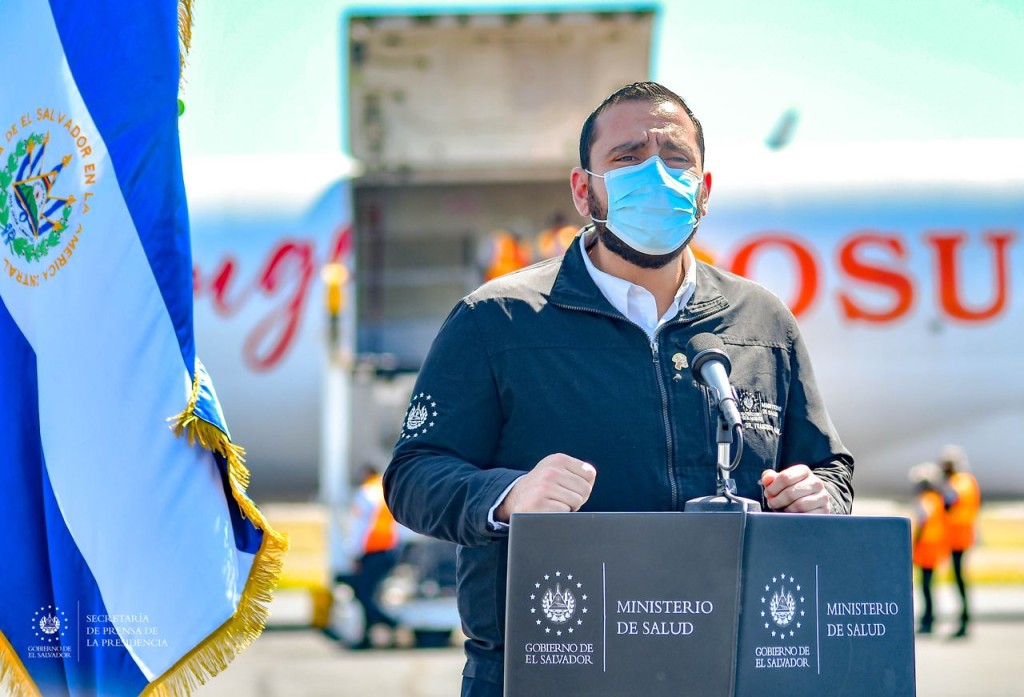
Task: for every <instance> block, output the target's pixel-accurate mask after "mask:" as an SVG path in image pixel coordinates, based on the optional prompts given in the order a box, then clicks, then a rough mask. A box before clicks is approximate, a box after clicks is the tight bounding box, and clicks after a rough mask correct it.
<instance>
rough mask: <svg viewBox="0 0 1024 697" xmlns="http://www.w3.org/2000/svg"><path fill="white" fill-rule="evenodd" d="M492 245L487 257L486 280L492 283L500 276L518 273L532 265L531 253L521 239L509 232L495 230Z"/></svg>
mask: <svg viewBox="0 0 1024 697" xmlns="http://www.w3.org/2000/svg"><path fill="white" fill-rule="evenodd" d="M488 243H489V245H490V249H489V254H488V256H487V262H486V264H487V267H486V269H485V270H484V280H485V281H490V280H491V279H494V278H497V277H498V276H504V275H505V274H507V273H512V272H513V271H518V270H519V269H521V268H523V267H525V266H529V265H530V253H529V250H528V249H526V246H525V245H523V244H521V243H520V241H519V238H518V237H517V236H516V235H513V234H512V233H511V232H509V231H508V230H495V231H494V232H493V233H491V236H490V239H489V240H488Z"/></svg>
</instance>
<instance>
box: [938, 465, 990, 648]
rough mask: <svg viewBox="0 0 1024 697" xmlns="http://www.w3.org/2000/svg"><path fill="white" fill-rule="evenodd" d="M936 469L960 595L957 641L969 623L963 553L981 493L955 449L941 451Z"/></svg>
mask: <svg viewBox="0 0 1024 697" xmlns="http://www.w3.org/2000/svg"><path fill="white" fill-rule="evenodd" d="M939 466H940V467H942V474H943V476H944V477H945V492H944V494H945V497H946V503H947V510H946V529H947V531H948V534H949V549H950V554H951V556H952V559H953V576H954V577H955V579H956V587H957V590H958V591H959V592H960V627H959V628H958V629H957V630H956V632H955V633H954V634H953V636H954V637H956V638H960V637H965V636H967V624H968V622H969V621H970V613H969V612H968V607H967V582H966V580H965V577H964V552H966V551H967V550H968V549H970V547H971V545H973V544H974V538H975V533H974V527H975V524H976V522H977V520H978V510H979V508H980V506H981V490H980V489H979V488H978V480H976V479H975V478H974V475H972V474H971V473H970V472H968V471H967V456H966V455H965V454H964V451H963V449H962V448H960V447H959V446H956V445H947V446H946V447H944V448H943V449H942V453H941V455H940V456H939Z"/></svg>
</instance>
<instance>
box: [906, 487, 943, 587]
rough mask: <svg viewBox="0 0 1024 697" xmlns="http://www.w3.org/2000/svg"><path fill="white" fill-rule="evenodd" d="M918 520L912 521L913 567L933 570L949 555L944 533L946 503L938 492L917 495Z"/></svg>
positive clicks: (931, 491)
mask: <svg viewBox="0 0 1024 697" xmlns="http://www.w3.org/2000/svg"><path fill="white" fill-rule="evenodd" d="M917 506H918V509H919V512H920V515H921V519H920V520H914V523H915V527H916V528H917V529H916V530H915V531H914V566H919V567H921V568H922V569H934V568H935V567H936V566H938V565H939V563H940V562H941V561H942V560H943V559H945V558H946V557H947V556H948V555H949V540H948V536H947V531H946V502H945V499H943V498H942V494H941V493H939V492H938V491H933V490H929V491H924V492H922V493H921V494H919V495H918V498H917Z"/></svg>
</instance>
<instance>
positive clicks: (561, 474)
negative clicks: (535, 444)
mask: <svg viewBox="0 0 1024 697" xmlns="http://www.w3.org/2000/svg"><path fill="white" fill-rule="evenodd" d="M596 478H597V470H595V469H594V466H593V465H591V464H590V463H589V462H584V461H583V460H577V459H576V458H574V457H570V456H568V455H564V454H562V453H555V454H553V455H548V456H547V457H545V458H544V459H543V460H541V461H540V462H538V463H537V465H536V466H535V467H534V468H533V469H532V470H530V471H529V472H527V473H526V474H525V475H523V476H522V477H520V478H519V480H518V481H517V482H516V483H515V486H513V487H512V490H511V491H509V492H508V496H506V497H505V500H504V501H502V502H501V505H500V506H498V509H497V510H496V511H495V512H494V519H495V520H498V521H501V522H502V523H507V522H508V521H509V519H510V518H511V516H512V514H513V513H567V512H569V511H578V510H579V508H580V506H582V505H583V504H584V503H586V502H587V499H588V498H590V491H591V489H593V488H594V479H596Z"/></svg>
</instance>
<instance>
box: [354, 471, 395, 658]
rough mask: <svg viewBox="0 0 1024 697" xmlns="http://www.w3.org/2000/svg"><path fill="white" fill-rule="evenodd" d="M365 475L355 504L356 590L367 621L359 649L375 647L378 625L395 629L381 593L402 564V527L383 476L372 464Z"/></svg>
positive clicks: (393, 621)
mask: <svg viewBox="0 0 1024 697" xmlns="http://www.w3.org/2000/svg"><path fill="white" fill-rule="evenodd" d="M362 474H363V477H362V478H363V483H362V484H361V485H360V486H359V488H358V489H357V490H356V492H355V496H354V497H353V501H352V515H351V525H352V527H351V537H350V539H351V540H352V541H353V543H354V544H355V545H357V548H356V549H355V554H354V556H355V558H356V560H357V561H356V573H355V575H354V576H353V578H352V590H353V591H354V592H355V596H356V600H358V601H359V604H360V605H362V606H363V612H364V615H365V618H366V622H365V624H364V625H363V638H362V640H361V641H360V642H359V643H358V644H355V645H354V646H353V647H352V648H356V649H368V648H372V647H373V645H374V644H373V642H372V641H371V632H372V630H373V628H374V627H375V626H378V625H386V626H387V627H389V628H391V629H394V627H395V625H396V624H397V623H396V622H395V620H394V619H393V618H392V617H390V616H388V614H387V613H385V612H384V611H383V610H382V609H381V607H380V605H378V604H377V590H378V588H379V587H380V584H381V582H382V581H383V580H384V579H385V578H386V577H387V575H388V574H389V573H390V572H391V570H392V569H393V568H394V567H395V564H396V563H397V562H398V542H399V527H398V523H396V522H395V518H394V516H392V515H391V511H390V510H389V509H388V507H387V504H386V503H385V502H384V485H383V478H382V477H381V474H380V473H379V472H378V471H377V470H376V469H375V468H374V467H371V466H369V465H367V466H366V467H364V468H363V473H362Z"/></svg>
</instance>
